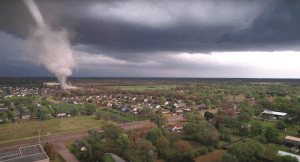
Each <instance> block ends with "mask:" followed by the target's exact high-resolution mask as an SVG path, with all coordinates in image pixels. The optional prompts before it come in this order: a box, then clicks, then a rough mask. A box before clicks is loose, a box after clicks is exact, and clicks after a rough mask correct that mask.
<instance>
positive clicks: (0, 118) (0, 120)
mask: <svg viewBox="0 0 300 162" xmlns="http://www.w3.org/2000/svg"><path fill="white" fill-rule="evenodd" d="M7 120H8V118H6V121H7ZM3 121H4V120H3V118H2V116H0V122H1V123H2V122H3Z"/></svg>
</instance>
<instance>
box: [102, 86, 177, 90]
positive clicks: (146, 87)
mask: <svg viewBox="0 0 300 162" xmlns="http://www.w3.org/2000/svg"><path fill="white" fill-rule="evenodd" d="M106 87H109V88H118V89H122V90H138V91H144V90H168V89H171V88H175V87H176V85H143V86H106Z"/></svg>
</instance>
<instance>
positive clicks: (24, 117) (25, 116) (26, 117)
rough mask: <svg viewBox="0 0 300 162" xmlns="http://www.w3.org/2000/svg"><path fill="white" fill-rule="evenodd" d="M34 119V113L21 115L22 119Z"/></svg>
mask: <svg viewBox="0 0 300 162" xmlns="http://www.w3.org/2000/svg"><path fill="white" fill-rule="evenodd" d="M32 117H33V113H30V112H25V113H22V114H20V118H21V119H30V118H32Z"/></svg>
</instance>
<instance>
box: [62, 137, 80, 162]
mask: <svg viewBox="0 0 300 162" xmlns="http://www.w3.org/2000/svg"><path fill="white" fill-rule="evenodd" d="M74 142H75V141H74V140H70V141H67V142H66V143H64V145H65V146H66V148H67V149H68V150H69V151H70V152H71V153H73V155H74V156H75V157H76V159H77V160H78V161H80V162H83V161H82V160H81V159H80V158H79V157H80V155H81V152H80V151H79V149H78V148H77V147H76V146H75V143H74Z"/></svg>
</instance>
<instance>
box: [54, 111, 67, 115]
mask: <svg viewBox="0 0 300 162" xmlns="http://www.w3.org/2000/svg"><path fill="white" fill-rule="evenodd" d="M66 115H67V112H66V111H57V112H55V116H66Z"/></svg>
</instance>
